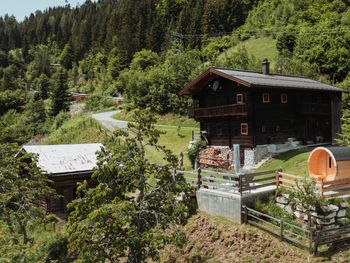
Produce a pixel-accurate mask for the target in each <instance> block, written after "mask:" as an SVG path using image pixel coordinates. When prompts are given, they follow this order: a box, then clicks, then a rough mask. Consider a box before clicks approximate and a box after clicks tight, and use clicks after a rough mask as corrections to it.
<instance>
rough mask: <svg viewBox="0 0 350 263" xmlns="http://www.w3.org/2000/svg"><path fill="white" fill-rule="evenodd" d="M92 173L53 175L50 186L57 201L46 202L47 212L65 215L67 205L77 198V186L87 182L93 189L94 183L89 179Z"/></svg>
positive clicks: (80, 172)
mask: <svg viewBox="0 0 350 263" xmlns="http://www.w3.org/2000/svg"><path fill="white" fill-rule="evenodd" d="M92 173H93V171H79V172H75V173H66V174H55V175H52V176H51V178H50V179H51V180H52V185H51V187H52V188H54V189H55V190H56V192H57V194H58V195H59V196H60V197H59V198H58V199H52V200H47V208H46V209H47V212H50V213H56V214H63V215H66V214H67V212H68V210H67V205H68V204H69V203H70V202H71V201H72V200H74V199H75V198H76V197H77V188H78V184H79V183H82V182H83V181H85V180H86V181H87V182H88V185H89V187H95V186H96V181H95V180H93V179H91V176H92Z"/></svg>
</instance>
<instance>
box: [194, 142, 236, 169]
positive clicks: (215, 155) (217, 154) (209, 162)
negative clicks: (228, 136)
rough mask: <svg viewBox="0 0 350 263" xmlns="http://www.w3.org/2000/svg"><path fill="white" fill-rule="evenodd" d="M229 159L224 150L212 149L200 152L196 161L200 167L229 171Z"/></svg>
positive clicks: (230, 164) (230, 163) (230, 165)
mask: <svg viewBox="0 0 350 263" xmlns="http://www.w3.org/2000/svg"><path fill="white" fill-rule="evenodd" d="M230 159H231V158H230V154H229V153H228V151H227V150H226V149H221V148H214V147H213V148H207V149H204V150H202V151H201V152H200V153H199V160H198V161H199V164H200V166H201V167H215V168H223V169H230V168H232V161H231V160H230Z"/></svg>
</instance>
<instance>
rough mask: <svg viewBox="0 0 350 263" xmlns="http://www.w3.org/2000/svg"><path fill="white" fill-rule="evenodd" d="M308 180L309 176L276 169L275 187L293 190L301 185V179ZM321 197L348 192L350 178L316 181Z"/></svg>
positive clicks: (349, 191) (349, 189)
mask: <svg viewBox="0 0 350 263" xmlns="http://www.w3.org/2000/svg"><path fill="white" fill-rule="evenodd" d="M305 180H310V178H307V177H303V176H299V175H293V174H287V173H284V172H282V171H281V170H278V171H277V172H276V188H285V189H289V190H295V189H296V187H297V185H298V184H299V185H301V184H302V181H305ZM317 186H318V187H319V193H320V196H321V197H337V196H342V195H345V194H350V178H348V179H341V180H335V181H330V182H324V181H323V180H322V181H319V182H317Z"/></svg>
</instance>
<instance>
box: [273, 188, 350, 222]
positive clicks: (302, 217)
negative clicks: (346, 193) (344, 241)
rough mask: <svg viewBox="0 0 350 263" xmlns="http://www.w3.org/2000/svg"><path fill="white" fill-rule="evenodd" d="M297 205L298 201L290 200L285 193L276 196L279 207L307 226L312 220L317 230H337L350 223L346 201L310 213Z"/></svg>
mask: <svg viewBox="0 0 350 263" xmlns="http://www.w3.org/2000/svg"><path fill="white" fill-rule="evenodd" d="M297 203H298V201H297V200H291V199H290V197H289V194H286V193H285V194H281V195H279V196H276V204H277V206H279V207H280V208H282V209H284V210H285V211H286V212H287V213H289V214H291V215H293V216H294V218H296V219H298V220H299V221H301V222H303V223H305V224H308V222H309V220H310V218H311V222H312V226H316V228H317V229H333V228H334V229H336V228H337V227H339V226H343V225H348V224H349V223H350V219H349V217H350V215H349V213H348V207H349V203H348V202H346V201H344V202H340V203H339V204H337V205H335V204H329V205H325V206H321V207H320V209H319V210H318V211H315V209H313V210H311V211H310V212H308V211H306V210H305V209H304V208H303V207H302V206H300V205H298V204H297ZM295 204H297V205H295ZM309 215H310V218H309Z"/></svg>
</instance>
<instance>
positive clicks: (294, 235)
mask: <svg viewBox="0 0 350 263" xmlns="http://www.w3.org/2000/svg"><path fill="white" fill-rule="evenodd" d="M242 208H243V209H242V217H243V221H244V222H245V223H246V224H250V225H253V226H255V227H258V228H260V229H262V230H264V231H266V232H268V233H270V234H272V235H274V236H276V237H279V238H280V239H281V240H285V241H288V242H291V243H293V244H294V245H296V246H298V247H302V248H306V249H308V250H309V252H310V253H312V251H314V247H313V246H314V242H313V240H314V239H313V234H314V230H312V229H310V228H309V229H305V228H302V227H301V226H298V225H295V224H291V223H288V222H286V221H283V220H281V219H279V218H276V217H273V216H270V215H267V214H264V213H262V212H259V211H257V210H254V209H252V208H249V207H247V206H243V207H242Z"/></svg>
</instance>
